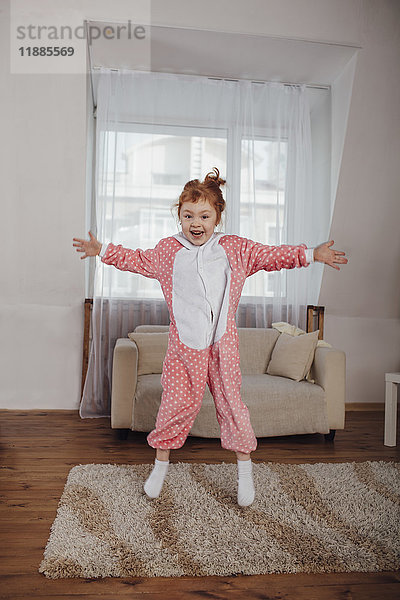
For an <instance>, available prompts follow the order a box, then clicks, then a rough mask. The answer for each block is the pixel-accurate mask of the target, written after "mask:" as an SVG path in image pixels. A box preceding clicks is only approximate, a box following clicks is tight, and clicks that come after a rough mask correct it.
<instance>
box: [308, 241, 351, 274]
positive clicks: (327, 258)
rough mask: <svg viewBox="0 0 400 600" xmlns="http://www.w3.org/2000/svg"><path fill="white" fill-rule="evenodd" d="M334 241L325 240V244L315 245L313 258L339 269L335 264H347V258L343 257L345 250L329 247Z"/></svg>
mask: <svg viewBox="0 0 400 600" xmlns="http://www.w3.org/2000/svg"><path fill="white" fill-rule="evenodd" d="M334 243H335V242H334V241H333V240H331V241H330V242H325V244H321V245H320V246H317V247H316V248H315V249H314V260H316V261H318V262H322V263H325V264H326V265H329V266H330V267H333V268H334V269H337V270H338V271H340V268H339V267H337V266H336V264H340V265H347V263H348V260H347V258H345V252H340V251H339V250H333V249H331V246H333V244H334ZM335 263H336V264H335Z"/></svg>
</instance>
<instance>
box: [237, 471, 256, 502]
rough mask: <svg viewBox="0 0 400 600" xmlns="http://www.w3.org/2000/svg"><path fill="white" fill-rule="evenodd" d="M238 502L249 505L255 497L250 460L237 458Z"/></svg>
mask: <svg viewBox="0 0 400 600" xmlns="http://www.w3.org/2000/svg"><path fill="white" fill-rule="evenodd" d="M237 464H238V493H237V495H238V504H239V506H250V504H252V503H253V500H254V497H255V490H254V484H253V465H252V462H251V460H238V461H237Z"/></svg>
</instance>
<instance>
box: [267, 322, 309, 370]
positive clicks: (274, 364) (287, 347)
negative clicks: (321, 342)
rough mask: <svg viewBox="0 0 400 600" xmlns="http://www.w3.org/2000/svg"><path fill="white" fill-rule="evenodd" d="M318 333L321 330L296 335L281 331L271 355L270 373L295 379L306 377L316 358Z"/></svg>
mask: <svg viewBox="0 0 400 600" xmlns="http://www.w3.org/2000/svg"><path fill="white" fill-rule="evenodd" d="M318 334H319V330H317V331H313V332H312V333H305V334H304V335H299V336H296V337H294V336H292V335H288V334H287V333H281V334H280V336H279V339H278V340H277V342H276V344H275V347H274V350H273V352H272V355H271V360H270V363H269V365H268V369H267V373H268V375H278V376H280V377H288V378H289V379H294V380H295V381H301V380H302V379H304V377H306V375H307V373H308V372H309V370H310V368H311V365H312V362H313V359H314V353H315V348H316V346H317V343H318Z"/></svg>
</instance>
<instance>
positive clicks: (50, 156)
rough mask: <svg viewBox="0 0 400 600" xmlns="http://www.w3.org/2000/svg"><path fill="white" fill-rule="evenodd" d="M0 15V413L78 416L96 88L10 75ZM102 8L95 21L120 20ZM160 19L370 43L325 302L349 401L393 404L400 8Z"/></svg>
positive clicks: (362, 59) (278, 1) (339, 7)
mask: <svg viewBox="0 0 400 600" xmlns="http://www.w3.org/2000/svg"><path fill="white" fill-rule="evenodd" d="M0 6H1V10H2V12H1V15H0V19H1V20H0V34H1V42H0V43H1V45H2V51H1V53H0V57H1V58H0V60H1V78H2V81H1V90H2V96H1V102H2V109H3V110H2V111H1V115H0V119H1V131H2V140H3V144H2V147H1V151H0V152H1V156H0V158H1V160H0V165H1V166H0V168H1V170H2V172H1V181H2V184H3V186H2V191H3V199H2V217H3V219H2V221H1V236H2V242H3V248H4V249H5V256H3V260H2V267H1V298H0V323H1V343H2V354H1V357H2V360H1V363H0V364H1V366H0V381H1V391H0V394H1V395H0V406H2V407H5V408H75V407H77V406H78V402H79V390H80V375H81V371H80V369H81V344H82V314H83V307H82V302H83V299H84V296H85V288H84V267H83V264H82V262H81V261H80V260H79V259H77V255H76V254H75V253H74V252H73V251H72V246H71V239H72V237H73V236H74V235H84V233H85V231H84V229H85V162H86V148H85V143H86V81H85V77H84V76H82V75H68V76H67V75H64V76H61V75H58V76H54V75H53V76H45V75H42V76H39V75H30V76H28V75H10V72H9V50H8V44H9V22H8V9H7V7H8V2H5V1H4V0H3V1H2V2H1V5H0ZM99 6H100V5H99ZM95 7H96V5H94V8H92V9H91V12H90V14H88V18H91V19H98V20H101V19H102V18H103V17H108V16H109V15H104V14H103V13H102V9H100V8H99V9H98V11H97V14H94V13H96V8H95ZM151 10H152V14H151V17H152V23H153V24H157V25H174V26H182V27H198V28H208V29H214V30H223V31H236V32H247V33H255V34H265V35H276V36H282V37H294V38H297V39H310V40H314V41H315V40H317V41H329V42H339V43H353V44H359V45H361V46H362V50H361V51H360V52H359V56H358V59H357V66H356V74H355V80H354V87H353V97H352V103H351V107H350V114H349V121H348V130H347V136H346V140H345V147H344V153H343V160H342V165H341V169H340V173H339V184H338V194H337V200H336V206H335V211H334V215H333V222H332V237H333V238H334V239H335V240H337V244H338V246H340V247H341V248H343V249H344V250H345V251H346V252H347V253H348V255H349V258H350V263H349V265H347V267H346V268H343V270H341V271H340V273H338V272H336V271H333V270H332V269H328V268H325V273H324V277H323V283H322V291H321V296H320V303H321V304H324V305H325V306H326V311H327V315H326V336H325V337H326V339H328V341H331V343H333V344H334V345H336V346H337V347H339V348H342V349H344V350H345V351H346V352H347V357H348V397H347V400H348V401H349V402H378V401H382V400H383V394H384V386H383V373H384V372H385V371H389V370H400V350H399V347H400V325H399V306H400V284H399V282H400V277H399V254H400V236H399V234H398V223H399V222H400V212H399V206H400V203H399V199H398V193H399V189H400V169H399V168H398V156H399V155H400V136H399V131H398V122H399V109H400V82H399V78H398V65H399V63H400V44H399V28H400V18H399V17H400V4H399V2H397V1H396V0H247V1H246V2H244V0H243V1H240V2H239V1H238V0H236V1H232V0H220V1H219V2H215V0H202V2H198V1H197V0H196V1H194V0H190V1H187V0H168V1H167V2H166V1H165V0H152V3H151ZM129 17H130V15H129V14H127V15H126V18H127V19H128V18H129ZM221 52H226V48H221ZM4 141H6V143H4Z"/></svg>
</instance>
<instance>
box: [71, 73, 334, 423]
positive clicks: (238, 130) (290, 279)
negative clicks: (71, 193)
mask: <svg viewBox="0 0 400 600" xmlns="http://www.w3.org/2000/svg"><path fill="white" fill-rule="evenodd" d="M213 167H217V168H218V169H219V170H220V174H221V176H222V177H224V178H225V179H226V180H227V185H226V187H225V188H223V190H224V196H225V200H226V203H227V207H226V212H225V215H224V218H223V221H222V224H221V230H222V231H225V232H226V233H234V234H238V235H241V236H244V237H247V238H250V239H253V240H256V241H260V242H263V243H265V244H270V245H275V244H286V243H287V244H299V243H302V242H304V243H306V244H307V246H309V247H311V246H315V245H316V244H317V243H321V242H322V241H325V240H326V239H327V235H328V232H329V216H330V203H329V201H326V199H323V198H315V197H314V196H313V193H312V178H313V177H312V135H311V125H310V107H309V104H308V96H307V93H306V88H305V86H297V85H296V86H288V85H284V84H280V83H253V82H250V81H245V80H239V81H229V80H219V79H210V78H207V77H198V76H189V75H174V74H165V73H163V74H161V73H152V72H136V71H119V72H115V71H109V70H106V69H102V70H101V72H100V74H99V77H98V90H97V119H96V175H95V181H96V190H95V197H96V224H97V232H96V233H97V237H98V239H99V240H100V241H102V242H104V243H107V242H110V241H111V242H113V243H121V244H123V245H125V246H127V247H131V248H139V247H140V248H150V247H154V245H155V244H156V243H157V241H158V240H159V239H160V238H162V237H166V236H169V235H172V234H174V233H176V232H177V231H179V224H178V221H177V218H176V215H174V213H173V212H172V211H171V207H172V204H173V203H174V202H176V201H177V200H178V197H179V194H180V192H181V191H182V189H183V186H184V184H185V183H186V182H187V181H188V180H190V179H194V178H199V179H203V178H204V176H205V175H206V173H207V172H209V171H211V170H212V168H213ZM96 261H97V266H96V272H95V281H94V302H93V317H92V332H93V342H92V346H91V352H90V357H89V369H88V375H87V378H86V384H85V388H84V394H83V398H82V402H81V410H80V412H81V416H82V417H89V416H105V415H109V414H110V397H111V392H110V390H111V383H112V355H113V348H114V345H115V341H116V339H117V338H118V337H125V336H126V335H127V333H128V332H129V331H132V330H133V329H134V328H135V327H136V326H137V325H138V324H141V323H150V324H168V322H169V319H168V311H167V309H166V304H165V302H164V300H163V298H162V294H161V289H160V286H159V284H158V282H157V281H155V280H150V279H146V278H144V277H141V276H140V275H135V274H131V273H126V272H119V271H117V270H116V269H114V268H113V267H109V266H106V265H103V264H102V263H101V261H100V260H99V259H96ZM319 267H320V265H315V264H314V265H311V266H310V267H308V268H302V269H294V270H290V271H288V270H283V271H281V272H276V273H266V272H260V273H257V274H256V275H253V276H252V277H250V278H249V279H248V280H247V282H246V285H245V287H244V290H243V294H242V300H241V304H240V306H239V310H238V315H237V322H238V325H239V326H252V327H268V326H270V325H271V323H272V322H274V321H282V320H284V321H289V322H290V323H293V324H295V325H297V326H299V327H302V328H304V327H305V313H306V305H307V304H316V303H317V300H318V295H319V287H320V282H321V270H320V268H319Z"/></svg>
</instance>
